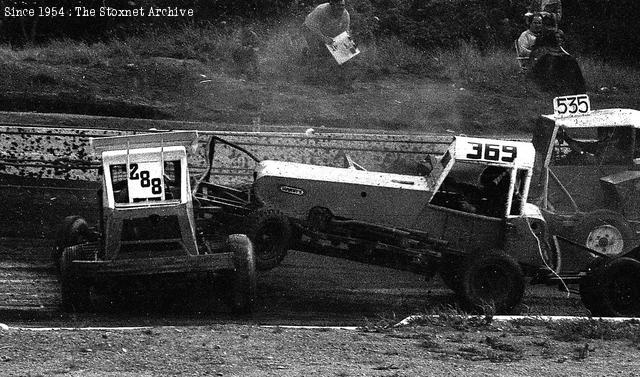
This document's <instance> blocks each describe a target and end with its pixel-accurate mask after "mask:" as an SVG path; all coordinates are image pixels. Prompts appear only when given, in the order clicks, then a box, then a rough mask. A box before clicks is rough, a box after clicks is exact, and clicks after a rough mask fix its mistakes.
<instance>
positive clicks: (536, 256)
mask: <svg viewBox="0 0 640 377" xmlns="http://www.w3.org/2000/svg"><path fill="white" fill-rule="evenodd" d="M212 140H213V139H212ZM218 140H219V139H218ZM212 149H213V148H211V150H212ZM211 150H210V155H209V159H210V161H212V160H213V152H212V151H211ZM534 156H535V152H534V149H533V145H532V144H530V143H524V142H515V141H500V140H491V139H480V138H469V137H457V138H456V139H455V140H454V141H453V143H452V144H451V145H450V146H449V148H448V150H447V152H446V153H445V154H444V155H443V156H442V157H440V158H434V157H433V156H427V161H426V162H427V163H426V165H425V169H426V171H427V174H425V175H423V176H415V175H400V174H391V173H382V172H370V171H366V170H364V169H363V168H362V167H360V166H358V165H357V164H353V163H351V164H350V167H349V168H335V167H326V166H317V165H307V164H299V163H293V162H281V161H261V162H259V163H258V164H257V167H256V169H255V172H254V178H255V180H254V182H253V185H252V187H251V189H250V190H248V191H242V190H231V189H229V188H226V187H223V186H218V185H215V184H212V183H205V182H201V184H200V185H199V186H198V187H199V188H198V189H197V192H196V194H195V198H196V200H197V201H198V202H199V203H200V206H201V208H202V209H205V208H208V209H211V208H216V207H217V208H219V209H222V211H219V215H217V218H218V220H220V221H226V220H221V219H223V218H224V217H225V215H226V216H227V217H228V216H229V215H231V216H232V217H233V216H237V217H238V216H239V217H244V218H245V219H248V220H245V223H247V224H251V225H247V226H246V233H247V234H248V235H249V236H250V237H251V238H252V240H253V241H254V243H255V245H256V259H257V264H258V265H259V266H260V265H261V264H262V266H263V269H264V267H273V266H275V265H277V264H278V263H279V262H280V261H281V260H282V258H283V257H284V255H285V253H286V251H287V250H288V249H289V247H290V246H292V245H294V246H298V247H299V249H300V250H307V251H314V252H317V253H325V254H331V255H335V256H339V257H342V258H346V259H352V260H358V261H362V262H365V263H371V264H379V265H384V266H388V267H395V268H400V269H406V270H411V271H415V272H419V273H422V274H424V275H425V276H427V277H431V276H433V275H435V274H436V273H439V274H440V275H441V277H442V279H443V280H444V281H445V283H446V284H447V285H448V286H449V287H450V288H452V289H453V290H454V291H455V292H456V293H457V294H458V295H459V296H460V297H461V298H462V300H463V303H465V304H467V306H469V307H472V308H476V309H478V308H485V309H486V308H487V307H492V310H495V311H496V312H507V311H511V310H512V309H513V308H514V307H516V306H517V305H518V304H519V303H520V301H521V299H522V296H523V294H524V289H525V276H533V275H537V274H538V273H539V272H540V270H541V269H542V270H546V271H547V272H549V270H551V269H553V268H554V266H556V265H557V263H558V261H557V259H558V255H557V253H555V251H554V250H553V249H552V248H551V247H550V246H549V243H548V242H547V240H548V232H547V225H546V223H545V220H544V218H543V217H542V215H541V212H540V210H539V209H538V208H537V207H536V206H535V205H533V204H530V203H527V202H526V198H527V195H528V191H529V185H530V182H531V176H532V169H533V163H534ZM256 160H257V159H256Z"/></svg>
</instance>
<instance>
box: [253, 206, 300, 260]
mask: <svg viewBox="0 0 640 377" xmlns="http://www.w3.org/2000/svg"><path fill="white" fill-rule="evenodd" d="M245 224H246V226H245V233H246V234H247V236H249V238H250V239H251V241H252V242H253V246H254V253H255V260H256V268H257V269H258V270H259V271H266V270H270V269H272V268H274V267H277V266H278V265H279V264H280V263H281V262H282V260H283V259H284V257H285V256H286V255H287V251H289V244H290V241H291V234H292V233H291V224H290V223H289V219H288V218H287V216H285V215H284V214H283V213H282V212H280V211H278V210H276V209H272V208H260V209H258V210H255V211H253V212H252V213H251V214H249V216H248V217H247V219H246V223H245Z"/></svg>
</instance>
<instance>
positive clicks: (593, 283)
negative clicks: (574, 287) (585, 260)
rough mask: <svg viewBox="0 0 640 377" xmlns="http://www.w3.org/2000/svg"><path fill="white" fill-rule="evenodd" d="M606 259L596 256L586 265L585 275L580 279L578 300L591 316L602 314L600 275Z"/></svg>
mask: <svg viewBox="0 0 640 377" xmlns="http://www.w3.org/2000/svg"><path fill="white" fill-rule="evenodd" d="M607 261H608V259H607V258H604V257H598V258H596V259H595V260H593V261H592V262H591V263H590V264H589V266H587V270H586V275H585V276H583V277H582V278H581V279H580V284H579V285H580V300H581V301H582V303H583V304H584V306H585V308H587V309H588V310H589V312H590V313H591V315H592V316H594V317H595V316H602V315H603V307H602V302H603V301H602V294H601V291H600V289H599V287H600V275H601V273H602V269H603V267H604V266H605V264H606V263H607Z"/></svg>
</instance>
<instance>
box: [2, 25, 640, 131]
mask: <svg viewBox="0 0 640 377" xmlns="http://www.w3.org/2000/svg"><path fill="white" fill-rule="evenodd" d="M250 27H251V28H252V30H254V31H255V32H256V34H257V35H258V36H259V41H260V43H259V45H258V50H257V61H258V64H259V70H260V76H259V77H258V78H257V79H254V80H250V79H248V77H247V75H246V72H244V71H245V67H244V66H243V65H244V63H243V62H242V61H239V60H238V57H237V55H236V54H235V53H236V52H237V51H238V50H239V48H240V46H241V38H240V35H241V27H240V26H230V25H216V26H209V27H194V26H187V27H183V28H181V29H178V30H165V31H158V30H155V31H149V32H147V33H145V34H142V35H139V36H132V37H129V38H125V39H118V40H110V41H105V42H100V43H95V44H91V45H87V44H85V43H82V42H77V41H71V40H62V41H54V42H51V43H49V44H46V45H43V46H34V47H27V48H24V49H21V50H15V49H12V48H11V46H0V64H1V65H2V67H3V70H4V71H5V72H6V74H5V75H3V77H1V78H0V88H2V89H3V92H4V93H5V96H17V97H19V98H24V99H25V100H26V102H27V103H28V100H29V97H30V96H33V97H34V98H36V97H37V96H42V95H45V94H46V95H51V96H56V97H57V98H62V99H63V100H64V99H65V98H67V99H68V98H71V99H73V100H75V101H89V102H91V101H94V102H100V101H119V102H118V103H120V105H119V106H122V105H121V104H122V103H125V102H127V103H132V104H135V105H137V106H140V105H142V106H147V107H150V108H153V109H156V110H157V114H160V115H158V116H159V117H165V118H171V119H185V120H200V121H217V122H220V121H222V122H232V123H252V124H255V123H256V122H258V123H285V124H286V123H294V124H309V125H312V126H322V125H327V126H342V127H366V128H385V129H397V130H413V131H415V130H425V131H434V132H442V131H446V130H451V131H453V132H470V133H482V132H489V133H496V132H498V133H499V132H503V131H506V130H509V131H514V130H516V131H521V132H527V131H528V130H529V127H530V122H529V120H530V119H532V118H534V117H535V116H537V115H538V114H540V113H548V112H550V111H552V108H551V99H552V98H551V96H550V95H549V94H548V93H544V92H541V91H540V90H538V89H537V88H536V87H535V86H534V85H533V84H532V83H531V82H530V81H529V80H527V79H526V78H525V77H524V76H523V75H521V74H519V70H518V66H517V64H516V61H515V56H514V52H513V51H511V50H505V49H499V48H495V49H490V50H484V51H480V50H479V49H477V48H476V47H474V46H473V45H471V44H468V43H459V44H458V45H456V46H452V47H451V48H450V49H446V50H429V51H425V50H419V49H416V48H413V47H411V46H408V45H406V44H404V43H403V42H402V41H400V40H398V39H396V38H392V37H388V38H386V37H380V38H378V39H376V40H373V41H370V42H368V43H366V44H365V43H363V44H361V45H360V49H361V51H362V52H361V54H360V55H359V56H358V57H356V58H355V59H353V60H352V61H351V62H349V63H347V64H346V65H345V66H343V67H340V69H337V68H335V67H334V68H332V69H311V68H310V66H309V65H308V62H304V61H303V59H301V51H302V49H303V47H304V40H303V38H302V36H301V34H300V33H299V30H298V22H297V21H296V20H287V21H282V22H274V23H270V24H254V25H250ZM577 59H578V61H579V63H580V65H581V67H582V69H583V73H584V76H585V78H586V81H587V86H588V93H589V95H590V96H591V97H592V106H593V107H594V108H604V107H631V108H640V103H639V102H640V100H639V99H638V98H640V95H639V94H640V93H638V92H639V91H640V90H639V89H638V88H639V87H640V85H639V84H640V71H639V70H638V69H637V68H633V67H624V66H618V65H614V64H610V63H607V62H604V61H602V60H598V59H595V58H591V57H588V56H578V57H577ZM345 81H346V82H347V84H348V85H343V84H344V82H345ZM33 102H37V101H33ZM41 102H42V101H41ZM54 107H55V106H54ZM9 110H11V109H9ZM33 110H39V109H38V108H34V109H33ZM49 111H50V110H49ZM134 113H135V112H134ZM151 114H156V113H154V112H151ZM157 114H156V115H157Z"/></svg>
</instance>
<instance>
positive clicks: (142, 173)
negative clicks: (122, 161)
mask: <svg viewBox="0 0 640 377" xmlns="http://www.w3.org/2000/svg"><path fill="white" fill-rule="evenodd" d="M128 178H129V179H128V189H129V198H130V200H132V201H133V200H134V199H156V198H160V199H162V194H163V182H162V165H161V163H160V162H158V161H156V162H140V163H137V164H136V163H133V164H129V177H128Z"/></svg>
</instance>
